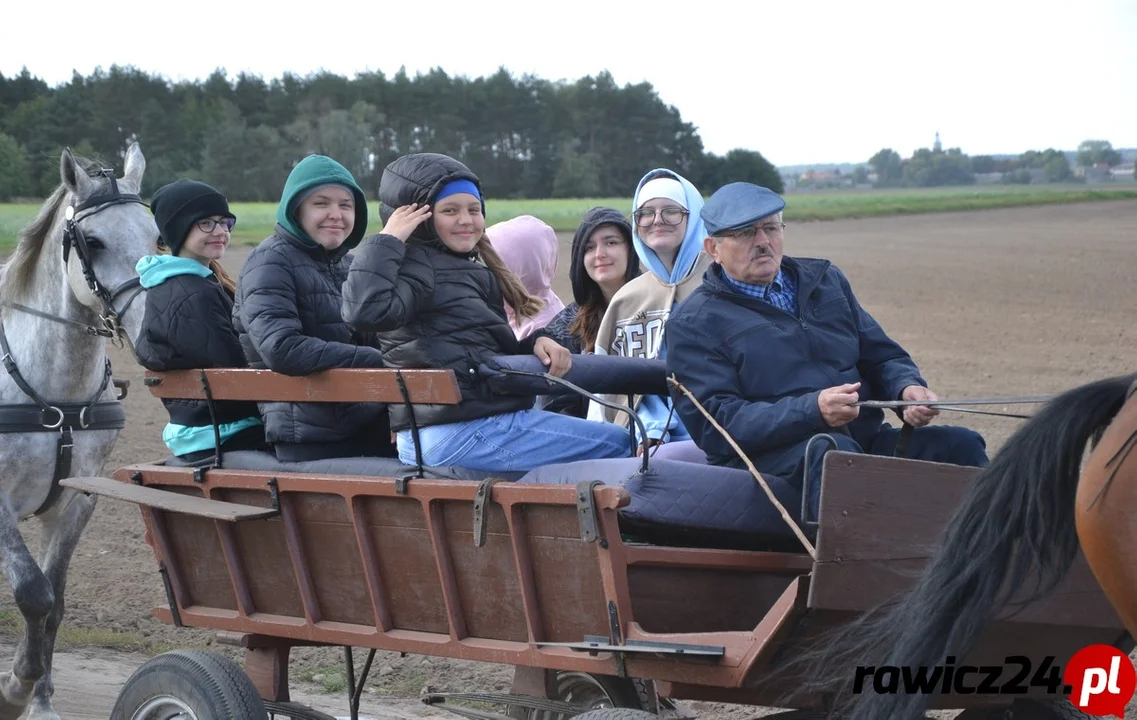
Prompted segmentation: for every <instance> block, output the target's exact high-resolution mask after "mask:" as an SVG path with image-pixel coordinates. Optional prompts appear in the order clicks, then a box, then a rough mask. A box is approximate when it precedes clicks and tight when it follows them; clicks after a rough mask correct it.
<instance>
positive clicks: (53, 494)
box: [0, 168, 149, 516]
mask: <svg viewBox="0 0 1137 720" xmlns="http://www.w3.org/2000/svg"><path fill="white" fill-rule="evenodd" d="M99 174H101V175H103V176H104V177H105V178H106V179H107V181H108V185H107V186H106V187H105V188H101V189H100V190H99V191H98V192H96V193H94V194H92V195H91V196H90V197H88V198H87V199H86V200H84V201H83V202H81V203H79V204H78V205H77V206H68V207H67V211H66V215H65V217H66V223H67V224H66V225H65V227H64V230H63V248H62V249H63V264H64V267H66V265H67V262H68V260H69V259H70V256H71V251H72V249H74V250H75V254H76V255H77V256H78V257H79V263H80V265H81V267H82V269H83V277H84V279H86V281H87V287H88V288H90V290H91V292H92V293H94V295H95V297H96V298H98V300H99V305H100V308H101V310H100V312H99V313H98V314H99V320H100V322H101V325H88V324H86V323H81V322H76V321H75V320H69V319H67V318H63V317H59V316H58V315H52V314H50V313H46V312H43V311H42V310H37V309H35V308H32V307H28V306H26V305H20V304H19V303H5V305H6V306H7V307H10V308H12V309H13V310H16V311H19V312H24V313H28V314H30V315H35V316H36V317H40V318H43V319H45V320H50V321H52V322H56V323H60V324H62V325H66V326H69V327H76V328H80V329H82V330H83V331H84V332H86V333H88V334H89V335H95V336H98V337H104V338H107V339H109V340H110V341H111V343H112V344H113V345H114V346H115V347H117V348H120V349H121V348H123V347H124V346H125V345H126V337H125V334H126V330H125V328H123V325H122V318H123V317H124V316H125V315H126V312H127V310H129V309H130V306H131V304H132V303H133V302H134V300H135V299H136V298H137V297H138V296H139V295H140V294H141V293H142V290H143V288H142V283H141V281H140V279H139V278H138V277H137V276H135V277H133V278H131V279H130V280H127V281H126V282H124V283H122V284H121V285H119V286H118V287H116V288H115V289H114V290H108V289H107V288H106V287H105V286H103V284H102V283H100V282H99V279H98V278H97V277H96V276H95V268H94V266H93V264H92V262H91V247H90V245H89V244H88V242H87V238H86V236H85V235H84V234H83V229H82V228H81V227H80V225H79V223H80V222H82V221H83V220H84V219H85V218H88V217H91V216H92V215H96V214H98V213H100V212H102V211H103V210H106V209H107V208H110V207H114V206H116V205H125V204H128V203H138V204H139V205H142V206H145V207H149V206H148V205H147V204H146V203H145V202H143V200H142V198H141V197H140V196H139V195H137V194H134V193H123V192H120V191H119V188H118V181H117V180H116V179H115V176H114V170H113V169H111V168H106V169H103V170H100V171H99ZM127 293H133V294H131V295H130V296H129V297H128V298H127V301H126V303H125V304H124V305H123V306H122V310H121V311H119V310H116V309H115V305H114V304H115V301H116V300H118V299H119V298H120V297H121V296H123V295H124V294H127ZM0 350H2V351H3V356H2V358H0V361H2V362H3V365H4V368H5V370H7V371H8V374H9V375H10V376H11V378H12V380H13V381H14V382H15V383H16V385H17V386H18V387H19V388H20V390H21V391H23V393H24V394H25V395H26V396H28V398H29V399H31V400H32V401H34V403H35V404H34V405H27V404H25V405H0V433H23V432H53V431H58V432H59V440H58V443H57V448H56V462H55V473H54V476H53V478H52V484H51V489H50V490H49V491H48V495H47V498H46V499H45V500H44V502H43V504H41V505H40V507H39V508H38V509H37V510H36V511H35V512H34V513H33V516H35V515H39V514H41V513H43V512H45V511H47V510H48V509H49V508H50V507H51V506H52V505H54V504H55V501H56V500H57V499H58V497H59V495H60V493H62V491H63V487H62V486H61V485H60V484H59V483H60V481H61V480H62V479H63V478H66V477H70V476H71V450H72V447H73V444H72V436H71V433H72V430H73V429H78V430H121V429H122V428H123V427H125V426H126V414H125V412H124V410H123V407H122V401H121V399H115V400H112V401H108V402H100V401H99V398H101V397H102V396H103V393H104V392H106V389H107V386H108V385H110V383H111V381H112V379H113V378H112V376H111V360H110V358H109V357H106V358H104V361H105V366H106V367H105V370H104V373H103V380H102V383H100V385H99V389H98V390H96V391H95V393H94V395H92V396H91V397H90V398H89V399H88V400H87V401H86V402H79V403H52V402H50V401H48V400H46V399H45V398H44V397H43V396H41V395H40V394H39V393H37V392H36V391H35V389H34V388H32V387H31V386H30V385H29V384H28V382H27V380H25V379H24V377H23V375H22V374H21V373H20V370H19V368H18V367H16V362H15V360H13V359H12V351H11V348H10V347H9V346H8V338H7V336H6V334H5V333H4V326H3V323H2V322H0ZM131 352H134V346H133V343H131ZM123 396H125V393H124V395H123Z"/></svg>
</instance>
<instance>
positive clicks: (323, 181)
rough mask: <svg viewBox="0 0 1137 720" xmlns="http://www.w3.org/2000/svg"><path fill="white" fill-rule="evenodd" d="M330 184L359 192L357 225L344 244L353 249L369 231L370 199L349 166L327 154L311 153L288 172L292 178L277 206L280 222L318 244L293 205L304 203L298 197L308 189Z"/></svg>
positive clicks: (286, 227)
mask: <svg viewBox="0 0 1137 720" xmlns="http://www.w3.org/2000/svg"><path fill="white" fill-rule="evenodd" d="M328 183H337V184H339V185H346V186H348V187H349V188H351V192H352V194H353V195H355V225H354V226H353V227H352V228H351V234H350V235H348V236H347V239H346V240H344V243H343V245H342V246H341V247H343V248H344V249H345V250H350V249H352V248H354V247H355V246H356V245H358V244H359V241H360V240H362V239H363V236H364V234H365V233H366V232H367V198H366V197H365V196H364V195H363V190H362V189H361V188H360V187H359V184H358V183H356V182H355V178H354V177H352V176H351V173H350V172H348V169H347V168H345V167H344V166H343V165H340V164H339V163H338V162H336V161H335V160H332V159H331V158H330V157H328V156H326V155H309V156H308V157H306V158H304V159H303V160H301V161H300V162H298V163H297V164H296V167H294V168H292V172H291V173H289V175H288V181H287V182H285V183H284V192H283V193H281V197H280V204H279V205H277V206H276V221H277V222H278V223H280V225H281V226H282V227H283V228H284V229H285V230H287V231H288V232H290V233H291V234H293V235H295V236H296V237H297V238H299V239H300V240H302V241H304V242H305V243H307V244H309V245H312V246H316V245H318V243H317V242H316V241H315V240H313V239H312V238H310V237H308V233H306V232H304V231H303V230H302V229H301V228H300V221H299V220H298V219H297V217H296V208H294V207H292V205H293V204H294V203H295V204H296V205H299V204H300V203H298V202H295V200H296V198H297V197H298V196H300V195H302V194H303V193H304V191H305V190H308V189H310V188H314V187H317V186H319V185H327V184H328Z"/></svg>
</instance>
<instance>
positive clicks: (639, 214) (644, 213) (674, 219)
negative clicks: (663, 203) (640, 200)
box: [632, 206, 688, 227]
mask: <svg viewBox="0 0 1137 720" xmlns="http://www.w3.org/2000/svg"><path fill="white" fill-rule="evenodd" d="M657 214H658V215H659V217H660V219H661V220H662V221H663V224H664V225H678V224H679V223H681V222H683V218H685V217H687V215H688V213H687V211H686V210H684V209H683V208H681V207H674V206H671V207H665V208H663V210H660V211H659V212H658V213H657V212H656V211H655V210H653V209H652V208H640V209H639V210H636V211H635V213H633V214H632V217H634V218H635V219H636V225H638V226H639V227H647V226H648V225H651V224H652V223H654V222H655V216H656V215H657Z"/></svg>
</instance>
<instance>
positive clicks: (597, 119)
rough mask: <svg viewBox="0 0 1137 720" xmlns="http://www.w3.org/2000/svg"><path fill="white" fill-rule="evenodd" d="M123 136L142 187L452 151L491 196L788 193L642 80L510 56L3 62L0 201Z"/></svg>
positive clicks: (364, 167) (259, 179)
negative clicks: (568, 73)
mask: <svg viewBox="0 0 1137 720" xmlns="http://www.w3.org/2000/svg"><path fill="white" fill-rule="evenodd" d="M132 141H138V142H139V143H141V145H142V149H143V152H145V154H146V158H147V171H146V175H145V179H144V187H143V189H142V192H143V194H144V195H149V194H150V193H152V192H153V191H154V190H155V189H156V188H157V187H159V186H161V185H163V184H165V183H168V182H170V181H172V180H174V179H176V178H179V177H193V178H197V179H200V180H203V181H205V182H208V183H210V184H212V185H214V186H215V187H217V188H218V189H219V190H221V191H222V192H223V193H225V194H226V196H228V197H229V199H230V200H233V201H276V200H279V198H280V193H281V190H282V188H283V186H284V181H285V179H286V178H287V176H288V173H289V171H290V170H291V168H292V167H293V166H294V165H295V164H296V163H297V162H299V160H301V159H302V158H303V157H305V156H306V155H308V154H310V153H320V154H325V155H329V156H331V157H333V158H335V159H336V160H337V161H339V162H341V163H343V164H344V166H346V167H347V168H348V169H349V170H350V171H351V172H352V173H353V174H354V175H355V177H356V180H357V181H358V182H359V183H360V185H361V186H362V187H363V188H364V189H365V191H366V192H367V194H368V195H369V196H370V197H371V198H374V197H375V192H376V190H377V189H378V186H379V179H380V176H381V175H382V171H383V168H384V167H385V166H386V165H387V163H388V162H390V161H391V160H393V159H395V158H396V157H398V156H400V155H403V154H406V153H411V152H440V153H446V154H448V155H452V156H454V157H456V158H458V159H460V160H461V161H462V162H464V163H466V164H467V165H468V166H469V167H470V168H471V169H472V170H473V171H474V172H475V173H477V174H478V176H479V177H480V179H481V181H482V184H483V186H484V188H485V191H486V193H487V195H489V196H491V197H496V198H547V197H627V196H630V195H631V194H632V192H633V190H634V189H635V186H636V183H637V182H638V181H639V179H640V177H641V176H642V175H643V174H644V173H645V172H646V171H648V170H650V169H652V168H655V167H667V168H671V169H673V170H675V171H676V172H679V173H680V174H682V175H684V176H685V177H687V178H688V179H689V180H691V182H693V183H694V184H695V185H696V187H698V188H699V189H700V190H701V191H702V192H703V193H704V194H706V195H709V194H710V193H712V192H713V191H714V190H715V189H717V188H718V187H720V186H721V185H723V184H725V183H727V182H733V181H737V180H746V181H750V182H755V183H758V184H761V185H765V186H767V187H769V188H771V189H773V190H775V191H776V192H783V191H784V186H783V181H782V178H781V176H780V175H779V174H778V172H777V169H776V168H775V167H774V166H773V165H772V164H771V163H770V162H768V161H767V160H766V159H765V158H764V157H763V156H762V155H761V153H759V152H756V151H752V150H745V149H737V150H732V151H730V152H728V153H726V154H725V155H723V156H719V155H715V154H713V153H709V152H706V151H705V150H704V148H703V142H702V140H701V139H700V137H699V134H698V131H697V129H696V128H695V127H694V126H693V125H692V124H691V123H689V122H686V121H685V120H683V118H682V116H681V115H680V113H679V111H678V110H676V109H675V107H673V106H670V105H667V104H665V103H664V102H663V101H662V100H661V99H660V98H659V96H658V95H657V94H656V91H655V90H654V89H653V88H652V86H651V84H649V83H639V84H634V85H633V84H628V85H625V86H623V87H620V86H618V85H617V84H616V82H615V81H614V79H613V78H612V76H611V75H610V74H609V73H607V72H602V73H600V74H598V75H596V76H595V77H592V76H588V77H583V78H580V79H578V80H576V81H573V82H551V81H548V80H545V79H541V78H538V77H535V76H532V75H524V76H521V77H514V76H513V75H512V74H511V73H509V72H508V71H507V70H506V69H505V68H501V69H499V70H498V71H497V72H496V73H495V74H493V75H491V76H489V77H479V78H474V79H469V78H466V77H462V76H451V75H448V74H447V73H445V72H444V71H442V70H440V69H435V70H432V71H430V72H429V73H426V74H418V75H416V76H415V77H413V78H412V77H409V76H408V75H407V73H406V71H405V70H404V69H400V70H399V72H397V73H395V74H394V75H392V76H389V77H388V76H387V75H385V74H384V73H381V72H374V73H364V74H360V75H357V76H356V77H354V78H347V77H343V76H339V75H335V74H332V73H326V72H325V73H319V74H313V75H309V76H306V77H300V76H298V75H295V74H286V75H284V76H283V77H280V78H274V79H271V80H267V81H266V80H265V79H263V78H261V77H259V76H255V75H248V74H244V73H242V74H240V75H238V76H237V77H236V78H234V79H230V78H229V77H228V76H227V74H226V72H225V71H224V70H217V71H215V72H214V73H213V74H212V75H210V76H209V77H208V78H206V79H205V80H200V81H180V82H171V81H169V80H167V79H165V78H164V77H162V76H160V75H157V74H152V73H147V72H143V71H142V70H139V69H136V68H133V67H119V66H112V67H111V68H110V69H109V70H106V71H104V70H102V69H98V70H96V71H95V72H94V73H92V74H91V75H90V76H83V75H81V74H79V73H78V72H76V73H73V75H72V78H71V81H70V82H67V83H61V84H60V85H58V86H56V87H49V86H48V84H47V83H46V82H44V81H43V80H41V79H39V78H38V77H35V76H33V75H32V74H31V73H30V72H29V71H28V70H27V69H26V68H25V69H24V70H23V71H22V72H21V73H20V74H19V75H16V76H13V77H5V76H4V75H3V74H0V201H3V200H8V199H11V198H13V197H43V196H45V195H47V194H49V193H50V192H51V190H52V189H53V188H54V187H55V186H56V185H57V184H58V182H59V170H58V167H59V165H58V163H59V154H60V152H61V151H62V149H63V148H64V147H70V148H72V150H73V151H74V152H76V153H80V154H82V155H85V156H87V157H96V158H101V159H102V160H103V161H104V162H114V161H117V160H118V158H120V157H121V156H122V153H123V152H124V150H125V148H126V147H127V145H128V144H129V143H130V142H132Z"/></svg>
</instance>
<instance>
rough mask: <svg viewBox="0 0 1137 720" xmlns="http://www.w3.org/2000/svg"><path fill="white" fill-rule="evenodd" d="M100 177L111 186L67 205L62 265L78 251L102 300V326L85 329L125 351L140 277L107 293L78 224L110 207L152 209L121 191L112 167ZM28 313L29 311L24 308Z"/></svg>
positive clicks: (140, 290)
mask: <svg viewBox="0 0 1137 720" xmlns="http://www.w3.org/2000/svg"><path fill="white" fill-rule="evenodd" d="M99 174H100V175H102V176H103V177H105V178H106V179H107V182H108V185H107V187H106V188H103V189H101V190H100V191H99V192H96V193H94V194H92V195H91V196H90V197H89V198H87V199H86V200H84V201H83V202H81V203H79V205H78V206H77V207H75V206H68V208H67V211H66V214H65V217H66V218H67V224H66V225H65V226H64V230H63V264H64V266H66V265H67V260H68V258H69V257H70V255H71V249H72V248H74V249H75V254H76V255H78V256H79V263H80V265H81V267H82V268H83V277H84V278H85V279H86V280H87V287H88V288H90V289H91V292H92V293H94V294H95V297H97V298H98V299H99V304H100V306H101V307H102V311H101V312H100V313H99V320H101V321H102V327H95V326H91V325H83V326H82V327H83V328H85V329H86V330H87V332H88V333H91V334H92V335H98V336H100V337H105V338H108V339H109V340H110V341H111V343H112V344H113V345H114V346H115V347H117V348H119V349H122V347H123V346H124V344H125V343H124V341H123V333H124V329H123V327H122V322H121V320H122V317H123V316H124V315H126V311H127V310H129V309H130V305H131V303H133V302H134V299H135V298H137V297H138V295H139V294H140V293H141V292H142V283H141V281H140V280H139V278H137V277H133V278H131V279H129V280H127V281H126V282H124V283H122V284H121V285H119V286H118V287H116V288H115V289H114V290H108V289H107V288H106V287H104V286H103V285H102V284H101V283H99V279H98V278H97V277H95V269H94V267H93V266H92V263H91V247H90V245H89V244H88V243H87V237H86V236H85V235H84V234H83V229H82V228H81V227H80V226H79V223H80V222H81V221H82V220H83V219H84V218H88V217H91V216H92V215H96V214H98V213H100V212H102V211H103V210H106V209H107V208H109V207H114V206H115V205H125V204H128V203H138V204H139V205H142V206H144V207H149V205H147V204H146V203H145V202H143V201H142V198H141V197H140V196H139V195H136V194H133V193H123V192H120V191H119V189H118V181H117V180H116V179H115V176H114V169H113V168H104V169H102V170H100V171H99ZM132 290H133V291H134V292H133V294H132V295H131V296H130V297H129V298H128V299H127V301H126V304H125V305H123V307H122V311H121V312H119V311H117V310H115V306H114V302H115V300H117V299H118V298H119V297H120V296H122V295H124V294H126V293H128V292H130V291H132ZM21 309H22V310H24V311H25V312H27V311H28V310H30V309H29V308H21ZM32 314H34V315H40V316H41V317H46V318H48V319H50V320H55V321H57V322H58V321H63V322H66V323H68V324H79V323H74V322H72V321H70V320H63V318H56V317H54V316H47V315H45V314H44V313H41V312H38V311H32Z"/></svg>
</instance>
